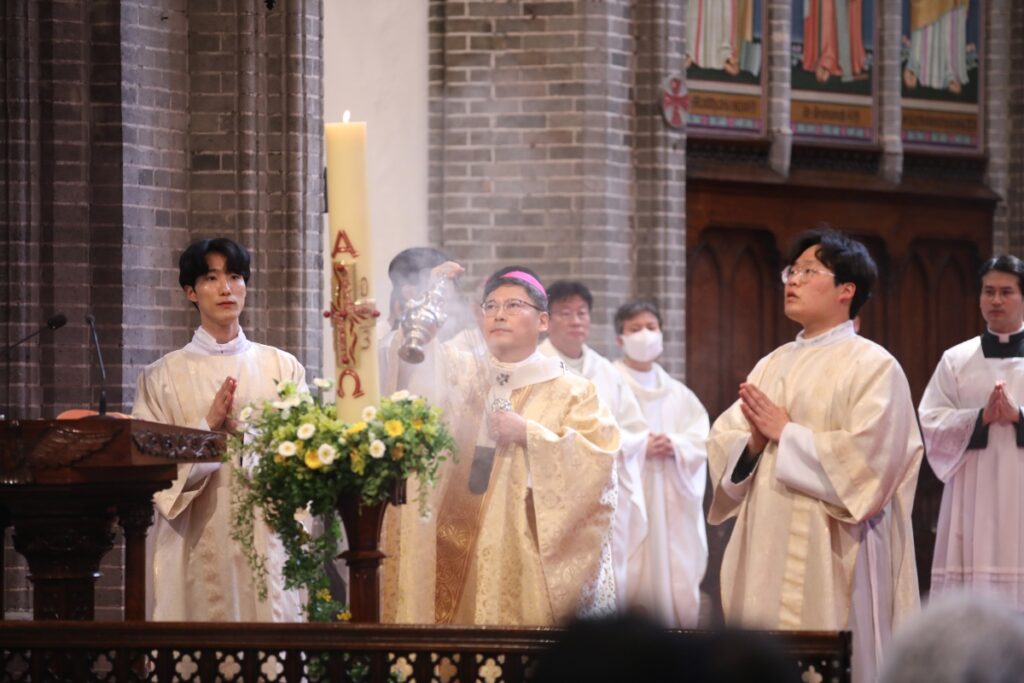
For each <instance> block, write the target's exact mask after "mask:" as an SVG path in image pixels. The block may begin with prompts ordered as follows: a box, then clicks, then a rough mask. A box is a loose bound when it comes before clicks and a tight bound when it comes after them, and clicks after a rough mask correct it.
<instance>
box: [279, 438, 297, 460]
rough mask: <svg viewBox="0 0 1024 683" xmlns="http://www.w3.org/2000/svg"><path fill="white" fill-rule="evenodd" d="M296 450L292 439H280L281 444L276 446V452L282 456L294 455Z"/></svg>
mask: <svg viewBox="0 0 1024 683" xmlns="http://www.w3.org/2000/svg"><path fill="white" fill-rule="evenodd" d="M298 450H299V449H298V448H296V446H295V442H294V441H282V442H281V445H280V446H278V447H277V454H278V455H280V456H284V457H285V458H290V457H292V456H293V455H295V453H296V452H297V451H298Z"/></svg>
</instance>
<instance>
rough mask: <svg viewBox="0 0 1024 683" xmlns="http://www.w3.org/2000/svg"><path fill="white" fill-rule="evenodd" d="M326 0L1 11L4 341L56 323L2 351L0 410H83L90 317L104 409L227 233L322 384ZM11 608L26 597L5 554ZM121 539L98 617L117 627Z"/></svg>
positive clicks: (179, 308) (143, 2) (189, 319)
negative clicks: (250, 262) (194, 266)
mask: <svg viewBox="0 0 1024 683" xmlns="http://www.w3.org/2000/svg"><path fill="white" fill-rule="evenodd" d="M321 10H322V1H321V0H289V1H288V2H286V3H278V6H277V8H276V9H274V10H267V9H266V7H265V5H264V3H263V2H262V0H232V1H228V0H225V1H224V2H220V3H213V2H208V1H207V0H171V1H170V2H167V1H162V2H161V1H158V0H94V1H93V2H90V3H81V2H76V1H74V0H38V1H35V0H33V1H31V2H30V1H28V0H15V1H13V2H8V3H6V4H5V5H4V8H3V11H2V14H0V43H2V48H3V51H4V54H5V56H6V58H7V72H6V73H7V78H6V80H5V83H4V88H5V89H4V100H5V106H4V107H0V117H2V118H0V154H2V161H0V186H2V187H3V190H4V192H3V193H2V194H0V217H2V219H3V223H4V225H5V227H7V230H6V231H4V232H3V234H2V235H0V242H2V244H3V246H4V249H3V253H2V255H0V259H2V260H3V266H4V267H3V274H2V275H0V278H2V279H0V283H2V285H3V292H2V294H3V296H5V297H6V301H9V302H11V306H10V307H6V306H5V307H4V318H3V319H0V326H2V327H0V330H2V335H0V341H3V342H4V343H9V342H12V341H14V340H15V339H17V338H19V337H20V336H22V335H24V334H27V333H28V332H30V331H32V330H33V329H35V328H36V327H37V326H38V325H39V324H41V323H42V322H43V321H44V320H45V319H46V318H47V317H48V316H49V315H51V314H52V313H53V312H55V311H58V310H60V311H62V312H64V313H65V314H67V316H68V320H69V322H68V325H67V326H66V327H65V328H64V329H61V330H59V331H57V332H56V333H49V332H47V333H45V334H44V335H43V336H42V337H41V338H40V339H38V340H35V341H33V342H32V343H31V344H29V345H26V347H25V348H24V349H21V350H19V351H18V352H16V353H15V354H12V356H11V358H10V360H7V359H0V373H3V375H4V380H5V387H6V388H5V391H4V394H3V398H2V399H0V401H2V403H3V404H4V407H3V408H0V411H7V412H8V413H10V414H14V415H18V416H21V417H36V416H40V415H53V414H55V413H56V412H59V411H60V410H63V409H65V408H68V407H72V406H87V405H90V404H92V403H93V397H94V395H95V393H96V392H95V391H94V390H93V389H92V386H93V385H94V384H95V382H96V380H97V379H98V376H97V371H96V369H95V362H94V351H93V350H92V349H91V347H90V341H89V335H88V331H87V327H86V326H85V325H84V323H83V319H84V317H85V314H86V313H87V312H92V313H94V314H95V315H96V318H97V321H98V323H99V332H100V335H101V338H102V342H103V345H104V347H103V348H104V356H105V360H106V366H107V373H108V392H107V393H108V401H109V407H110V409H111V410H130V408H131V403H132V400H133V398H134V387H135V381H136V378H137V375H138V372H139V370H140V369H141V368H142V367H143V366H144V365H145V364H147V363H149V362H152V361H153V360H155V359H156V358H158V357H160V356H161V355H163V354H164V353H167V352H168V351H171V350H172V349H174V348H178V347H180V346H181V345H182V344H183V343H184V342H185V341H187V339H188V338H189V336H190V334H191V330H192V328H193V327H194V326H195V324H196V322H197V319H196V317H195V314H194V312H193V311H192V308H191V307H190V306H189V305H188V304H187V303H186V302H185V300H184V298H183V296H182V294H181V292H180V290H179V288H178V284H177V255H178V253H179V252H180V251H181V249H182V248H184V246H185V245H186V244H188V242H189V241H190V240H192V239H194V238H196V237H198V236H213V235H227V236H232V237H235V238H236V239H239V240H240V241H241V242H243V243H245V244H247V245H248V246H249V247H250V248H251V249H252V251H253V253H254V257H255V259H254V272H255V277H254V280H253V282H252V287H253V291H254V295H253V296H252V297H251V298H250V299H249V301H248V308H247V314H246V318H245V320H243V324H245V325H246V326H247V328H248V331H249V333H250V336H251V337H253V338H254V339H256V340H259V341H264V342H267V343H271V344H275V345H278V346H281V347H283V348H285V349H287V350H289V351H291V352H293V353H295V354H296V355H297V356H298V357H299V359H300V361H302V362H303V363H304V364H305V365H306V367H307V369H308V370H309V371H310V374H316V373H318V372H319V367H320V339H321V326H322V320H323V319H322V318H321V317H320V315H319V311H320V307H321V304H320V291H321V289H320V272H321V263H320V259H321V254H320V251H321V248H320V239H321V238H320V234H321V233H320V231H321V224H322V215H321V211H322V208H323V204H322V180H321V178H322V176H321V173H322V166H323V153H322V130H323V126H322V116H321V111H322V109H321V97H322V91H321V70H322V66H321V58H320V54H321V39H322V29H321V26H320V17H321ZM6 557H7V560H8V561H7V568H6V571H5V577H6V579H7V581H6V584H7V586H6V587H7V594H6V597H7V600H6V601H5V606H6V608H7V609H8V610H15V611H17V610H19V609H27V608H28V606H29V605H30V604H31V599H30V597H28V590H27V584H26V583H25V579H24V569H23V566H22V565H21V564H20V563H19V562H17V561H15V558H13V557H12V556H11V555H10V554H9V550H8V553H7V554H6ZM122 563H123V555H122V552H121V548H120V547H117V548H115V550H114V551H112V552H111V554H110V555H108V557H107V558H105V559H104V561H103V570H104V574H105V576H104V578H103V579H101V581H100V584H99V585H98V587H97V596H98V600H99V604H98V606H97V610H96V614H97V618H115V619H116V618H120V615H121V607H120V604H121V590H120V581H121V566H122Z"/></svg>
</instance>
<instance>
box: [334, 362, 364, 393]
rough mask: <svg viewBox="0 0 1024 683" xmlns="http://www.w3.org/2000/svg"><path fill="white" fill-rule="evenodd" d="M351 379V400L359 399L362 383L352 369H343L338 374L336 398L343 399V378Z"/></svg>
mask: <svg viewBox="0 0 1024 683" xmlns="http://www.w3.org/2000/svg"><path fill="white" fill-rule="evenodd" d="M346 377H351V378H352V382H353V385H352V398H359V397H360V396H362V395H363V381H362V380H361V379H359V373H358V372H356V371H355V370H353V369H352V368H345V369H344V370H342V371H341V372H340V373H338V398H345V378H346Z"/></svg>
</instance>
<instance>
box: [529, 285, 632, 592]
mask: <svg viewBox="0 0 1024 683" xmlns="http://www.w3.org/2000/svg"><path fill="white" fill-rule="evenodd" d="M593 303H594V296H593V295H592V294H591V293H590V289H588V288H587V286H586V285H585V284H583V283H582V282H574V281H569V280H559V281H558V282H555V283H552V285H551V286H550V287H548V308H549V310H550V313H551V317H550V319H549V321H548V338H547V339H545V340H544V342H543V343H541V345H540V346H539V347H538V350H539V351H540V352H541V353H543V354H545V355H547V356H552V357H555V358H560V359H561V360H562V362H563V363H565V365H566V367H568V368H569V370H570V371H571V372H573V373H574V374H577V375H580V376H581V377H585V378H587V379H589V380H590V381H591V382H593V383H594V387H595V388H596V389H597V395H598V398H600V399H601V401H602V402H604V404H605V405H607V406H608V408H609V409H610V410H611V411H612V415H613V416H614V417H615V421H616V422H618V423H619V429H620V430H621V432H622V449H621V450H620V451H619V453H618V457H617V459H616V471H617V473H618V478H619V503H618V507H617V508H616V510H615V525H614V530H613V538H612V559H613V561H614V563H615V583H616V588H617V589H618V596H617V597H618V605H619V607H620V608H625V607H626V606H627V602H626V595H625V592H624V589H625V587H626V586H627V585H628V567H629V564H630V560H631V558H632V557H633V556H634V554H635V553H636V552H637V550H638V547H637V546H638V545H639V543H640V542H642V540H643V535H644V529H645V528H646V525H647V510H646V508H645V506H644V498H643V496H644V490H643V472H642V470H641V466H642V464H643V455H644V449H645V448H646V446H647V421H646V420H645V419H644V414H643V411H642V410H641V409H640V404H639V403H638V402H637V400H636V396H635V395H634V394H633V391H632V390H631V389H630V388H629V385H628V384H627V383H626V379H625V378H624V377H623V376H622V374H621V373H620V372H619V371H618V370H616V369H615V366H614V365H612V364H611V362H610V361H608V359H607V358H605V357H604V356H602V355H601V354H599V353H597V352H596V351H594V350H593V349H592V348H590V347H589V346H587V343H586V342H587V338H588V337H589V336H590V309H591V307H592V306H593Z"/></svg>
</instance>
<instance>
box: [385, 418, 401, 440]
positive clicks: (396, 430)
mask: <svg viewBox="0 0 1024 683" xmlns="http://www.w3.org/2000/svg"><path fill="white" fill-rule="evenodd" d="M384 431H385V432H387V434H388V436H401V435H402V433H403V432H405V425H403V424H402V421H401V420H388V421H387V422H385V423H384Z"/></svg>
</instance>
